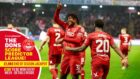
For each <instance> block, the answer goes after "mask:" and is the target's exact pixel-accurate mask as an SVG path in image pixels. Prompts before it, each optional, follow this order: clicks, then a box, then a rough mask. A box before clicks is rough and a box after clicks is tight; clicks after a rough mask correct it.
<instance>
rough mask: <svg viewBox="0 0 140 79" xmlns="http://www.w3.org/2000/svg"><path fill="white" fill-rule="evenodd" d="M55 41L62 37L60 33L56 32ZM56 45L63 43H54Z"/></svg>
mask: <svg viewBox="0 0 140 79" xmlns="http://www.w3.org/2000/svg"><path fill="white" fill-rule="evenodd" d="M55 36H56V38H55V41H57V40H58V39H59V38H60V33H55ZM54 46H61V44H54Z"/></svg>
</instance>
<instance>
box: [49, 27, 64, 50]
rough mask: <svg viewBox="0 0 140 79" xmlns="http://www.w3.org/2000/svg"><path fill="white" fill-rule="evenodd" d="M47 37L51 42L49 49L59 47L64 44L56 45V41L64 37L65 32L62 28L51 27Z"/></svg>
mask: <svg viewBox="0 0 140 79" xmlns="http://www.w3.org/2000/svg"><path fill="white" fill-rule="evenodd" d="M47 35H48V36H49V37H50V40H49V47H50V48H54V47H59V46H62V44H56V40H58V39H60V38H63V37H64V31H63V29H62V28H60V27H50V28H49V29H48V31H47Z"/></svg>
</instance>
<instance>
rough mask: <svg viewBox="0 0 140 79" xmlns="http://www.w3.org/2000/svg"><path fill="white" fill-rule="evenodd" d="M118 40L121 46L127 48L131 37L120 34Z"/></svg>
mask: <svg viewBox="0 0 140 79" xmlns="http://www.w3.org/2000/svg"><path fill="white" fill-rule="evenodd" d="M119 39H120V44H121V45H124V46H128V45H129V42H130V40H131V36H130V35H129V34H120V35H119Z"/></svg>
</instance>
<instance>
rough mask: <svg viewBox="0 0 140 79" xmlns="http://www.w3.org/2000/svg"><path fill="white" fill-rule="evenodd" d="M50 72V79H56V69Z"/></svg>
mask: <svg viewBox="0 0 140 79" xmlns="http://www.w3.org/2000/svg"><path fill="white" fill-rule="evenodd" d="M50 72H51V74H52V79H57V73H58V71H57V69H51V70H50Z"/></svg>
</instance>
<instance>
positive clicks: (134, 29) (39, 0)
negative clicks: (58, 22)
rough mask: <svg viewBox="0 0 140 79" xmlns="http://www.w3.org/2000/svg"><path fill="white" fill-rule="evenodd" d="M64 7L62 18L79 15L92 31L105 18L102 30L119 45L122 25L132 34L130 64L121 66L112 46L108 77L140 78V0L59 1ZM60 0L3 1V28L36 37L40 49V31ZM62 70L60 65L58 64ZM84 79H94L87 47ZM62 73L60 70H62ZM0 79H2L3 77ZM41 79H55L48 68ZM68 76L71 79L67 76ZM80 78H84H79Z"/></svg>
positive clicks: (0, 11) (0, 0)
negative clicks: (13, 28)
mask: <svg viewBox="0 0 140 79" xmlns="http://www.w3.org/2000/svg"><path fill="white" fill-rule="evenodd" d="M60 2H61V3H62V6H63V8H62V10H61V12H60V15H59V16H60V18H61V19H62V20H63V21H66V16H67V14H69V13H74V14H76V15H77V16H78V18H79V21H80V25H81V26H83V27H84V28H85V30H86V32H87V33H88V34H89V33H91V32H94V30H95V26H94V25H95V20H96V19H102V20H103V22H104V28H103V30H104V31H105V32H107V33H109V34H110V35H112V36H113V38H114V40H115V43H116V44H117V45H118V41H119V34H120V33H121V28H123V27H125V28H127V29H128V33H129V34H130V35H131V36H132V47H131V50H130V52H129V54H128V60H129V67H128V68H127V69H125V70H122V68H121V58H120V57H119V56H118V55H117V54H116V53H115V51H114V50H112V49H111V59H110V69H109V74H108V76H107V79H140V78H139V75H140V72H139V68H140V60H139V56H140V52H139V49H140V1H139V0H60ZM57 3H58V0H0V29H6V28H7V25H8V24H9V23H11V24H13V26H14V27H16V28H18V29H20V32H22V33H23V34H25V35H26V36H28V37H29V38H30V39H32V40H34V42H35V44H36V46H37V48H38V49H39V47H40V44H41V40H40V39H44V37H45V36H46V35H45V33H44V34H43V35H44V36H40V34H41V32H42V31H43V32H47V29H48V28H50V27H52V20H53V19H54V13H55V10H56V7H57ZM48 49H49V48H48V45H47V44H46V45H45V46H44V47H43V50H42V51H41V52H40V55H41V61H48ZM58 69H59V71H60V65H59V67H58ZM84 70H85V79H92V78H91V53H90V49H89V47H88V48H87V49H86V61H85V66H84ZM59 76H60V72H59ZM0 79H3V78H1V77H0ZM39 79H52V76H51V73H50V71H49V67H42V70H41V73H40V78H39ZM67 79H72V77H71V75H68V78H67ZM79 79H81V78H80V77H79Z"/></svg>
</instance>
